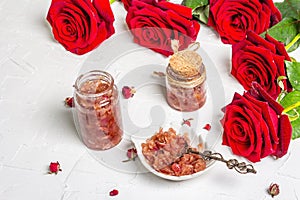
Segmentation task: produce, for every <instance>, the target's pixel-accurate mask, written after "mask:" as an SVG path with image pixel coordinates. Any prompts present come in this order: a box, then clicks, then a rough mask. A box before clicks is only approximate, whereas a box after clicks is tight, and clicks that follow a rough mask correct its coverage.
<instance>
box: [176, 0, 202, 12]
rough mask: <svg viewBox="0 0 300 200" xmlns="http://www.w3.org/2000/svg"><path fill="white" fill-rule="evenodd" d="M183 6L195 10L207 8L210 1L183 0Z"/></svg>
mask: <svg viewBox="0 0 300 200" xmlns="http://www.w3.org/2000/svg"><path fill="white" fill-rule="evenodd" d="M181 4H182V5H184V6H187V7H189V8H191V9H193V10H194V9H195V8H197V7H203V6H207V5H208V0H183V1H182V3H181Z"/></svg>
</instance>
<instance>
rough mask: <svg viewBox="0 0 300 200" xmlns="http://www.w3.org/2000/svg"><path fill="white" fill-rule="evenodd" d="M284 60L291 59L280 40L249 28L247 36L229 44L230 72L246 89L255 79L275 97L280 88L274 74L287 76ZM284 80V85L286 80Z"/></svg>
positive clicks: (276, 76)
mask: <svg viewBox="0 0 300 200" xmlns="http://www.w3.org/2000/svg"><path fill="white" fill-rule="evenodd" d="M284 60H290V57H289V56H288V54H287V53H286V51H285V49H284V46H283V44H282V43H279V42H278V41H276V40H275V39H273V38H272V37H271V36H269V35H266V39H263V38H262V37H260V36H259V35H257V34H256V33H254V32H251V31H249V32H248V33H247V38H246V39H244V40H242V41H241V42H239V43H237V44H234V45H232V69H231V74H232V75H233V76H234V77H235V78H236V79H237V80H238V81H239V82H240V83H241V84H242V86H243V87H244V88H245V90H249V89H250V88H251V83H252V82H253V81H256V82H258V83H259V84H260V85H261V86H262V87H263V88H264V89H265V90H266V91H267V92H268V93H269V94H270V95H271V96H272V97H273V98H275V99H276V98H277V97H278V95H279V93H280V92H281V89H280V87H279V86H278V84H277V78H278V77H279V76H286V72H285V66H284ZM283 83H284V86H285V88H286V89H287V88H288V87H287V83H286V81H285V80H284V81H283Z"/></svg>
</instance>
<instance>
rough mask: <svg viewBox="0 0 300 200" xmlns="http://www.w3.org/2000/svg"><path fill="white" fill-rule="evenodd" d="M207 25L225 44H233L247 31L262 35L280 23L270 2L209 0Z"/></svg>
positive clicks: (277, 13)
mask: <svg viewBox="0 0 300 200" xmlns="http://www.w3.org/2000/svg"><path fill="white" fill-rule="evenodd" d="M209 6H210V11H209V18H208V25H209V26H212V27H213V28H214V29H215V30H216V31H217V32H218V33H219V35H220V37H221V39H222V42H223V43H225V44H235V43H237V42H239V41H241V40H243V39H244V38H245V37H246V33H247V31H254V32H255V33H258V34H260V33H262V32H264V31H266V30H267V29H268V28H269V27H272V26H273V25H275V24H276V23H278V22H279V21H281V14H280V12H279V10H278V9H277V8H276V7H275V5H274V3H273V1H272V0H264V1H260V0H210V1H209Z"/></svg>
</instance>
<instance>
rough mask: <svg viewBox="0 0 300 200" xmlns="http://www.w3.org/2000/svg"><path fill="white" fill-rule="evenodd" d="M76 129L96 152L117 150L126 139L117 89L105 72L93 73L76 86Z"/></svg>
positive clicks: (84, 77)
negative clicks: (122, 140) (124, 137)
mask: <svg viewBox="0 0 300 200" xmlns="http://www.w3.org/2000/svg"><path fill="white" fill-rule="evenodd" d="M74 87H75V92H74V104H75V116H74V117H75V122H76V128H77V131H78V132H79V135H80V137H81V139H82V141H83V142H84V144H85V145H86V146H87V147H88V148H90V149H95V150H105V149H110V148H112V147H114V146H116V145H117V144H118V143H119V142H120V141H121V139H122V136H123V130H122V128H123V127H122V118H121V111H120V105H119V97H118V90H117V87H116V86H115V85H114V79H113V77H112V76H111V75H110V74H109V73H107V72H104V71H98V70H95V71H90V72H88V73H86V74H83V75H80V76H79V77H78V78H77V80H76V82H75V86H74Z"/></svg>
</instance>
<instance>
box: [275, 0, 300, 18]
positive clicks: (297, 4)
mask: <svg viewBox="0 0 300 200" xmlns="http://www.w3.org/2000/svg"><path fill="white" fill-rule="evenodd" d="M275 6H276V7H277V8H278V9H279V11H280V13H281V15H282V18H285V17H292V18H295V19H300V1H299V0H284V1H283V2H281V3H275Z"/></svg>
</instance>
